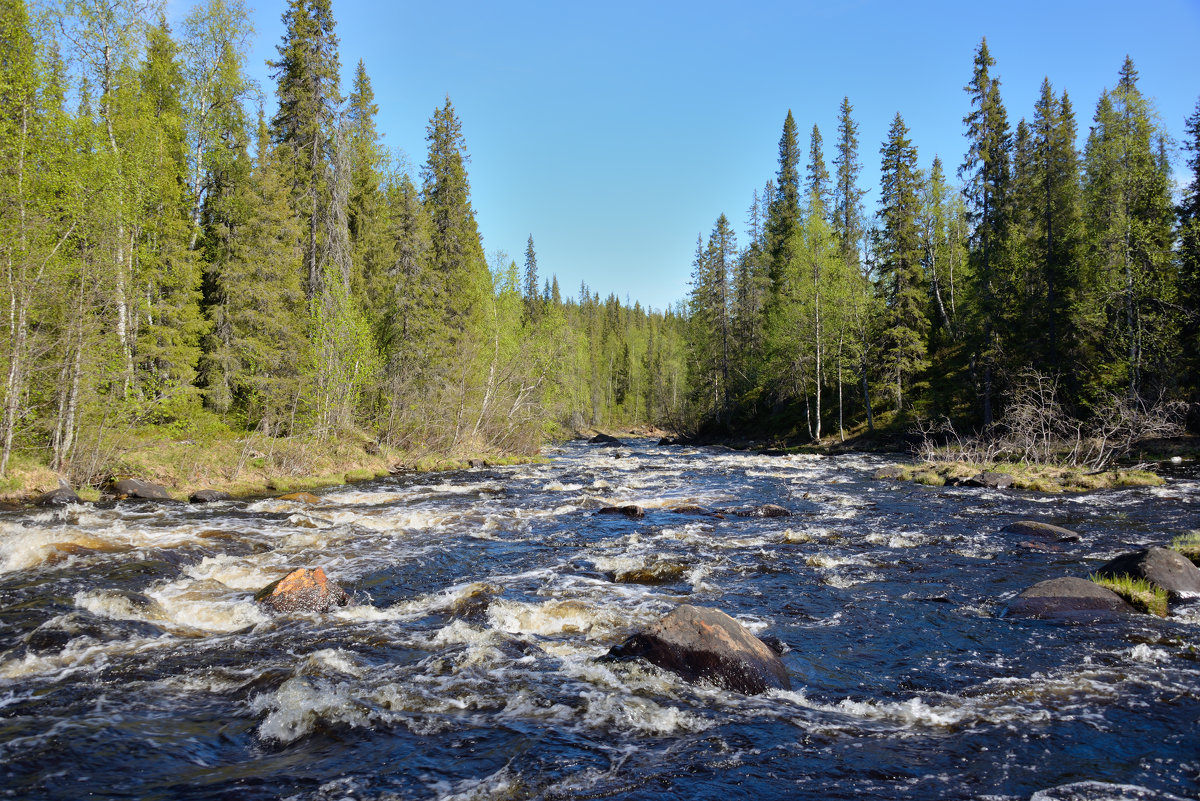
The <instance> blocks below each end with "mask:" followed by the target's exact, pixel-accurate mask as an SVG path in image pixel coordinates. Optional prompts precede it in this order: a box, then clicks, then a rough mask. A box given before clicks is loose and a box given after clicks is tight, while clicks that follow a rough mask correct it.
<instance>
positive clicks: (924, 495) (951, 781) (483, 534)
mask: <svg viewBox="0 0 1200 801" xmlns="http://www.w3.org/2000/svg"><path fill="white" fill-rule="evenodd" d="M548 455H549V456H550V459H549V461H548V462H547V463H544V464H536V465H523V466H513V467H501V468H481V469H474V470H469V471H461V472H453V473H443V474H435V475H428V474H426V475H410V476H400V477H395V478H390V479H382V480H378V481H373V482H368V483H363V484H356V485H352V486H346V487H339V488H336V489H331V490H329V491H325V492H323V493H319V494H320V503H317V504H306V503H303V502H298V501H286V500H279V499H260V500H251V501H230V502H222V503H218V504H212V505H207V506H189V505H185V504H158V503H140V502H139V503H128V502H126V503H121V504H118V505H104V504H99V505H90V504H85V505H76V506H71V507H67V508H65V509H61V510H53V511H50V510H46V511H42V510H38V511H22V512H3V513H0V797H8V798H17V799H29V800H30V801H32V800H33V799H79V798H85V797H86V798H101V799H239V801H253V800H254V799H296V800H297V801H303V800H309V799H311V800H312V801H318V800H320V801H335V799H410V798H411V799H433V798H445V799H450V798H454V799H523V798H545V799H566V798H622V799H633V798H646V799H649V798H655V799H688V800H689V801H694V800H695V799H721V801H729V799H735V798H753V799H764V798H799V799H822V800H823V801H825V800H827V801H832V800H833V799H862V798H870V799H967V798H972V799H996V800H999V799H1030V798H1032V799H1037V801H1059V800H1060V799H1061V800H1063V801H1065V800H1066V799H1077V800H1079V801H1085V800H1086V801H1095V800H1098V799H1175V798H1196V797H1197V796H1198V795H1200V651H1198V646H1200V603H1198V602H1192V603H1190V604H1183V605H1179V606H1176V607H1174V608H1173V610H1172V613H1171V615H1170V616H1169V617H1168V618H1166V619H1159V618H1153V617H1150V616H1140V615H1139V616H1136V617H1130V618H1129V619H1127V620H1125V621H1123V622H1119V623H1114V624H1105V625H1080V626H1071V625H1062V624H1055V623H1049V622H1042V621H1029V620H1015V619H1011V618H1006V617H1004V616H1003V615H1002V611H1003V608H1004V602H1005V601H1006V600H1007V599H1009V598H1011V597H1012V596H1013V595H1015V594H1016V593H1018V592H1020V591H1021V590H1022V589H1024V588H1025V587H1028V586H1029V585H1031V584H1034V583H1035V582H1038V581H1041V580H1043V579H1048V578H1055V577H1058V576H1067V575H1075V576H1086V575H1087V573H1088V572H1089V571H1090V570H1094V569H1095V568H1096V567H1098V566H1099V565H1100V564H1102V563H1103V562H1104V561H1106V560H1108V559H1110V558H1112V557H1114V556H1116V555H1118V554H1120V553H1123V552H1125V551H1127V550H1130V549H1133V548H1136V547H1142V546H1145V545H1148V544H1166V543H1168V542H1169V541H1170V540H1171V537H1172V536H1174V535H1178V534H1180V533H1183V532H1186V531H1188V530H1189V529H1195V528H1197V527H1200V481H1197V480H1195V479H1189V478H1174V479H1171V480H1170V481H1169V483H1168V484H1167V485H1166V486H1164V487H1159V488H1152V489H1122V490H1113V491H1102V492H1092V493H1086V494H1081V495H1037V494H1032V493H1023V492H1014V491H996V490H987V489H970V488H929V487H924V486H919V485H915V484H910V483H895V482H890V481H878V480H875V479H874V478H873V474H874V473H875V472H876V471H877V470H878V469H879V468H880V467H881V466H882V465H884V464H887V463H889V461H890V460H889V459H887V458H886V457H880V456H866V455H849V456H837V457H817V456H805V455H798V456H762V455H750V454H743V453H737V452H732V451H727V450H722V449H710V448H701V449H681V448H676V447H658V446H656V445H654V444H653V443H652V442H650V441H648V440H631V441H630V442H628V443H626V445H625V446H624V447H622V448H617V449H612V448H598V447H596V446H593V445H588V444H584V443H572V444H569V445H567V446H565V447H563V448H561V449H556V450H553V451H551V452H549V454H548ZM767 503H771V504H778V505H780V506H783V507H785V508H786V509H788V510H790V511H791V512H792V514H791V516H789V517H773V518H762V517H742V516H738V515H736V514H733V513H732V511H733V510H737V509H744V508H750V507H755V506H759V505H762V504H767ZM614 504H639V505H641V506H642V507H644V508H645V510H646V514H645V516H644V517H643V518H640V519H635V518H628V517H625V516H620V515H600V514H597V513H596V512H597V510H598V509H599V508H601V507H604V506H609V505H614ZM697 507H699V508H697ZM720 509H724V510H727V511H726V513H725V514H724V515H723V516H716V515H713V514H711V512H713V511H715V510H720ZM1019 519H1037V520H1042V521H1045V522H1049V523H1054V524H1057V525H1061V526H1065V527H1067V528H1071V529H1074V530H1076V531H1078V532H1079V533H1080V534H1081V535H1082V537H1081V540H1080V541H1079V542H1064V543H1049V544H1046V545H1044V546H1042V547H1040V548H1036V549H1035V548H1031V547H1029V544H1028V543H1025V544H1023V543H1022V542H1021V539H1022V538H1020V537H1015V536H1012V535H1008V534H1003V533H1001V532H1000V529H1001V528H1003V526H1004V525H1005V524H1007V523H1010V522H1013V521H1015V520H1019ZM303 566H308V567H316V566H321V567H323V568H324V569H325V571H326V573H327V574H328V575H329V577H330V578H331V579H332V580H333V581H336V582H338V583H339V584H341V585H342V586H343V587H344V588H345V589H346V590H347V591H348V592H350V593H351V595H352V596H353V597H354V599H355V603H354V604H353V605H352V606H349V607H346V608H342V609H338V610H336V611H333V612H331V613H329V614H325V615H305V614H296V615H284V616H271V615H269V614H267V613H266V612H265V611H264V610H263V609H262V608H260V607H259V606H258V605H256V604H255V603H254V601H253V599H252V595H253V593H254V591H256V590H258V589H260V588H262V587H263V586H265V585H267V584H268V583H270V582H271V581H274V580H275V579H277V578H279V577H281V576H282V575H284V574H285V573H286V572H287V571H288V570H290V569H292V568H295V567H303ZM639 571H640V573H641V575H640V576H639V575H638V574H639ZM631 578H636V579H639V580H640V581H651V580H654V581H657V582H658V583H635V582H631V581H629V579H631ZM618 579H625V580H618ZM681 603H692V604H697V605H702V606H712V607H717V608H720V609H722V610H724V611H726V612H728V613H729V614H731V615H733V616H734V617H735V618H737V619H738V620H739V621H741V622H742V623H743V624H745V625H746V626H748V627H749V628H750V629H751V630H752V631H754V632H755V633H757V634H759V635H761V636H768V635H769V636H771V637H775V638H778V639H779V640H780V641H782V643H783V644H784V646H785V647H786V651H785V653H784V654H783V657H782V658H783V662H784V664H785V665H786V667H787V669H788V672H789V674H790V677H791V682H792V687H793V689H792V690H790V691H778V690H774V691H770V692H767V693H765V694H763V695H759V696H743V695H740V694H737V693H731V692H728V691H724V690H719V689H716V688H713V687H708V686H697V685H690V684H687V683H686V682H684V681H683V680H681V679H680V678H678V677H676V676H675V675H673V674H670V673H666V672H663V671H660V670H658V669H657V668H654V667H652V666H650V665H647V664H643V663H639V662H626V663H611V662H602V661H598V660H597V657H600V656H602V655H604V654H605V653H606V652H607V650H608V649H609V648H610V647H611V646H613V645H614V644H616V643H619V642H621V641H622V640H623V639H624V638H625V637H626V636H627V635H628V634H629V633H630V632H632V631H633V630H634V629H636V628H637V627H638V626H641V625H645V624H648V623H650V622H652V621H654V620H657V619H658V618H659V617H661V616H662V615H663V614H665V613H666V612H668V611H670V610H671V609H673V608H674V607H675V606H677V605H678V604H681Z"/></svg>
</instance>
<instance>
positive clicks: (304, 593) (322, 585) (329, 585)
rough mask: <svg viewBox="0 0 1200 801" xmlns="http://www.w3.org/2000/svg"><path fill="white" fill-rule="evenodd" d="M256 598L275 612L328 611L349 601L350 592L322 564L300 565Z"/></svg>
mask: <svg viewBox="0 0 1200 801" xmlns="http://www.w3.org/2000/svg"><path fill="white" fill-rule="evenodd" d="M254 600H256V601H258V602H259V603H261V604H262V605H263V606H266V607H267V608H269V609H270V610H271V611H273V612H328V611H329V610H330V609H332V608H334V607H335V606H345V605H346V604H348V603H350V596H349V595H347V594H346V591H345V590H343V589H342V588H341V587H339V586H338V585H337V584H334V583H333V582H332V581H330V580H329V579H328V578H326V577H325V571H324V570H322V569H321V568H319V567H318V568H314V569H312V570H309V569H308V568H306V567H301V568H298V569H296V570H293V571H292V572H291V573H288V574H287V575H286V576H284V577H283V578H281V579H279V580H278V581H276V582H272V583H271V584H268V585H267V586H266V587H263V588H262V589H261V590H259V591H258V592H257V593H255V594H254Z"/></svg>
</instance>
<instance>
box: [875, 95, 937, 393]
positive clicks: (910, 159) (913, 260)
mask: <svg viewBox="0 0 1200 801" xmlns="http://www.w3.org/2000/svg"><path fill="white" fill-rule="evenodd" d="M879 152H880V155H881V156H882V162H881V163H880V167H879V171H880V179H879V217H880V220H881V222H882V223H883V229H882V236H881V238H880V250H879V282H880V285H881V287H882V292H883V296H884V299H885V300H884V302H885V305H886V312H885V319H884V323H883V338H882V342H881V347H882V357H883V360H884V363H885V367H886V369H887V372H888V374H889V375H890V377H891V380H892V382H893V386H894V387H895V394H896V410H897V411H899V410H900V409H902V408H903V405H904V403H903V402H904V392H905V390H906V388H907V387H908V384H909V383H910V381H911V379H912V377H913V375H915V374H916V373H918V372H920V371H921V370H923V369H924V368H925V367H926V353H927V350H926V347H927V346H926V339H925V337H926V335H927V334H928V330H929V318H928V315H927V312H926V309H927V306H926V303H925V297H926V295H925V291H924V287H923V286H922V283H923V276H922V274H921V255H922V253H921V233H920V226H919V222H918V215H919V214H920V202H921V201H920V198H921V191H922V178H921V174H920V171H919V170H918V169H917V149H916V147H914V146H913V144H912V140H910V139H909V138H908V128H907V126H905V124H904V120H903V118H902V117H901V116H900V114H899V113H897V114H896V116H895V117H894V118H893V120H892V125H891V128H890V129H889V130H888V138H887V141H886V142H884V144H883V146H882V147H881V148H880V151H879Z"/></svg>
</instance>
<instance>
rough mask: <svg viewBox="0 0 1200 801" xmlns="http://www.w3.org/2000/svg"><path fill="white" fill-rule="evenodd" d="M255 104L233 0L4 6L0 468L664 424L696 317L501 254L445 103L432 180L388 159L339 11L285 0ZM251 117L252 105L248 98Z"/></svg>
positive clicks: (82, 0)
mask: <svg viewBox="0 0 1200 801" xmlns="http://www.w3.org/2000/svg"><path fill="white" fill-rule="evenodd" d="M283 21H284V25H285V33H284V35H283V37H282V40H281V42H280V43H279V45H278V47H277V52H278V57H277V59H276V60H274V61H273V62H272V63H271V64H270V66H271V69H272V70H273V72H272V75H273V78H274V79H275V81H276V87H275V94H276V97H277V100H278V108H277V110H276V111H275V112H274V113H273V114H267V112H266V111H265V110H264V107H263V103H262V101H261V99H259V94H258V89H257V87H256V86H255V85H254V84H253V82H252V81H251V80H250V79H249V78H248V77H247V75H246V72H245V62H246V58H247V54H248V51H249V43H250V37H251V36H252V28H251V25H250V21H249V18H248V14H247V11H246V8H245V6H244V5H243V3H242V0H204V1H203V2H202V3H201V4H199V5H197V6H196V7H195V8H193V9H192V10H191V11H190V12H189V13H188V15H187V16H186V18H185V19H184V21H183V23H182V25H181V26H180V30H179V32H178V33H176V32H174V31H172V30H170V29H169V27H168V25H167V23H166V21H165V17H164V13H163V6H162V3H161V2H158V3H156V2H151V1H150V0H62V2H61V3H59V4H57V5H54V6H49V7H46V8H41V9H37V8H34V9H32V10H31V8H29V7H27V6H26V3H25V2H23V0H0V52H3V53H4V57H3V58H0V270H2V273H0V300H3V306H4V315H3V317H2V318H0V348H2V349H3V350H2V353H3V357H2V359H0V362H2V363H3V365H4V368H3V375H2V376H0V381H2V382H3V383H2V385H0V404H2V405H0V476H3V475H4V474H5V472H6V470H7V469H8V468H9V465H10V463H11V460H12V458H13V456H14V454H17V455H24V458H29V459H34V460H43V461H44V462H46V463H48V464H49V465H51V466H52V467H53V468H54V469H56V470H59V471H62V472H66V473H73V474H74V478H76V479H77V480H81V481H86V480H91V479H93V478H94V476H92V475H90V470H91V469H92V468H93V467H94V460H92V461H91V462H89V461H88V459H87V458H85V455H86V454H89V453H94V452H95V451H96V450H97V449H98V448H99V446H100V442H101V441H102V440H103V439H104V437H105V436H106V435H108V434H109V433H111V432H113V431H117V430H128V429H130V428H134V427H151V428H153V427H162V428H164V429H165V430H167V431H168V432H170V433H172V434H175V435H178V436H187V435H188V434H189V432H195V431H197V430H200V429H211V428H212V427H214V426H215V427H218V428H221V427H224V429H227V430H228V431H230V432H233V433H234V434H235V435H236V434H238V433H239V432H244V433H249V432H257V433H260V434H262V435H269V436H275V437H311V438H316V439H323V438H331V437H338V436H342V435H344V434H345V433H346V432H350V431H359V432H363V433H365V434H366V435H368V436H370V437H372V438H375V439H377V440H378V441H380V442H386V443H390V444H393V445H397V446H401V447H412V448H417V447H419V448H428V449H433V450H438V451H444V452H454V451H460V452H462V451H470V450H479V449H498V450H506V451H523V450H530V449H532V448H536V446H537V445H538V444H539V443H540V442H541V441H542V440H543V438H544V437H545V436H546V435H547V434H548V433H551V432H553V431H555V430H558V429H559V428H560V427H561V426H565V425H570V424H575V425H579V426H582V425H596V424H614V423H618V422H628V421H632V420H637V419H655V420H670V419H673V418H676V417H678V415H679V414H680V410H681V409H682V408H683V403H684V398H685V397H686V394H687V393H686V389H685V387H684V383H683V382H684V377H685V376H684V342H683V317H682V315H681V314H680V313H679V312H678V311H667V312H657V311H650V310H647V309H643V308H642V307H641V306H640V305H637V304H634V305H633V306H632V307H630V306H628V305H622V303H621V302H620V301H619V300H618V299H617V298H616V297H615V296H613V297H609V298H608V299H607V300H603V301H602V300H601V299H600V298H599V296H598V295H596V294H594V293H591V292H590V291H589V290H588V288H587V287H586V285H584V286H582V287H581V288H580V292H579V296H578V298H575V299H572V298H565V297H563V296H562V294H561V292H560V289H559V286H558V280H557V277H551V278H545V279H544V278H543V277H542V276H541V274H540V273H539V267H538V264H537V255H536V252H535V249H534V241H533V237H532V235H531V236H530V237H529V240H528V243H527V246H526V250H525V257H524V267H523V269H522V268H520V267H518V265H517V264H516V262H515V260H512V259H509V258H508V256H507V255H505V254H503V253H499V252H497V253H495V254H493V256H492V259H491V262H490V264H489V261H488V259H487V258H486V257H485V254H484V248H483V243H482V240H481V237H480V235H479V232H478V229H477V227H476V221H475V215H474V211H473V209H472V207H471V200H470V185H469V181H468V176H467V163H468V155H467V150H466V143H465V139H464V135H463V130H462V123H461V121H460V119H459V118H458V116H457V115H456V113H455V110H454V108H453V106H452V105H451V103H450V100H449V99H448V98H447V99H446V101H445V103H444V105H442V106H441V107H439V108H437V109H435V110H434V112H433V115H432V117H431V118H430V120H429V124H428V127H427V128H426V140H427V142H428V156H427V159H426V161H425V164H424V166H423V167H422V168H421V170H420V172H419V174H418V175H412V174H410V173H409V172H407V171H405V170H404V169H403V168H402V167H401V164H400V163H399V162H400V159H398V158H396V157H394V156H393V154H391V153H389V152H388V150H387V148H386V147H384V145H383V141H382V137H381V134H380V132H379V131H378V130H377V127H376V115H377V112H378V107H377V105H376V103H375V97H374V93H373V91H372V87H371V81H370V78H369V76H368V74H367V71H366V67H365V66H364V64H363V63H362V62H361V61H360V62H359V63H358V66H357V68H356V70H355V73H354V80H353V84H352V86H351V88H350V92H349V94H348V95H347V96H343V93H342V87H341V85H340V80H339V74H340V69H341V61H340V56H339V53H338V38H337V36H336V34H335V23H334V19H333V15H332V10H331V6H330V0H289V3H288V6H287V10H286V12H285V13H284V15H283ZM255 107H257V114H256V115H255V114H254V108H255Z"/></svg>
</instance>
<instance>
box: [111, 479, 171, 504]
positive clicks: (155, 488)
mask: <svg viewBox="0 0 1200 801" xmlns="http://www.w3.org/2000/svg"><path fill="white" fill-rule="evenodd" d="M112 491H113V494H114V495H116V496H117V497H118V498H139V499H142V500H148V501H169V500H171V494H170V493H169V492H167V488H166V487H164V486H162V485H161V484H152V483H150V482H149V481H143V480H142V479H140V478H123V479H121V480H120V481H118V482H116V483H114V484H113V485H112Z"/></svg>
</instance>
